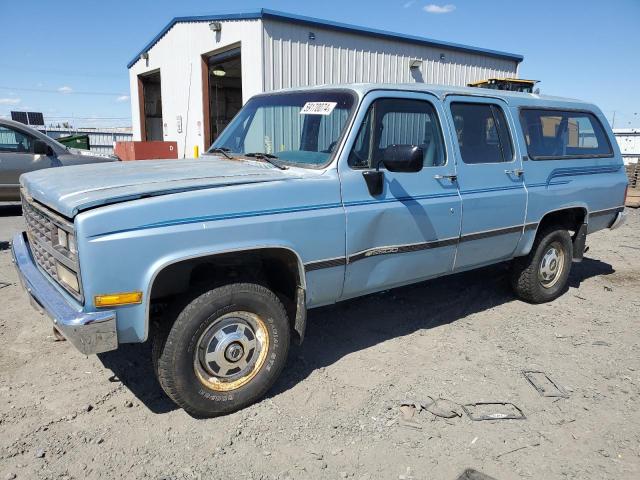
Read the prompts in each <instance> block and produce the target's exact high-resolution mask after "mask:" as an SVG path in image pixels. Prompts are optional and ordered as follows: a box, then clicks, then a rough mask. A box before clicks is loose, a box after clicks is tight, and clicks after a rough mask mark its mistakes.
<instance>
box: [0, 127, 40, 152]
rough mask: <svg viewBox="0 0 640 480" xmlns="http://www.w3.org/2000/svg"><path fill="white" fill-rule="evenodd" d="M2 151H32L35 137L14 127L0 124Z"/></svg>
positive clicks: (0, 147)
mask: <svg viewBox="0 0 640 480" xmlns="http://www.w3.org/2000/svg"><path fill="white" fill-rule="evenodd" d="M0 152H5V153H32V152H33V138H32V137H31V136H29V135H26V134H24V133H22V132H20V131H18V130H14V129H13V128H9V127H5V126H4V125H2V126H0Z"/></svg>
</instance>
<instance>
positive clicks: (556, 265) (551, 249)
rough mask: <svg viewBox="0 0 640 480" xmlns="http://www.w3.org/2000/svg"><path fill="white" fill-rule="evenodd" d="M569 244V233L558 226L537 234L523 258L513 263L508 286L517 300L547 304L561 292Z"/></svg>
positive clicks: (569, 259) (570, 256)
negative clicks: (528, 251)
mask: <svg viewBox="0 0 640 480" xmlns="http://www.w3.org/2000/svg"><path fill="white" fill-rule="evenodd" d="M572 261H573V244H572V242H571V236H570V235H569V232H568V231H567V230H565V229H563V228H561V227H547V228H546V229H544V230H542V231H540V232H539V233H538V235H537V236H536V239H535V241H534V243H533V247H532V248H531V252H530V253H529V255H527V256H526V257H519V258H516V259H515V260H514V261H513V270H512V277H511V284H512V286H513V289H514V291H515V293H516V295H518V297H520V298H521V299H523V300H525V301H527V302H530V303H544V302H550V301H551V300H554V299H555V298H557V297H559V296H560V295H561V294H562V292H564V290H565V288H566V285H567V281H568V279H569V273H570V271H571V263H572Z"/></svg>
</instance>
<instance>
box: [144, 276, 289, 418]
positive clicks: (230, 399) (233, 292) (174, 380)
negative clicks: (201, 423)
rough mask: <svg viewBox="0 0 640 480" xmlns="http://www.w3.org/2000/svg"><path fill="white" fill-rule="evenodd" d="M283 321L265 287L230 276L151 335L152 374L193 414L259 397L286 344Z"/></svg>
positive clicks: (225, 409)
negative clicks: (160, 332) (165, 329)
mask: <svg viewBox="0 0 640 480" xmlns="http://www.w3.org/2000/svg"><path fill="white" fill-rule="evenodd" d="M289 338H290V335H289V321H288V317H287V314H286V311H285V309H284V307H283V305H282V303H281V302H280V300H279V299H278V297H277V296H276V295H275V294H274V293H273V292H271V291H270V290H268V289H267V288H265V287H263V286H261V285H256V284H252V283H237V284H231V285H226V286H223V287H220V288H216V289H213V290H210V291H208V292H206V293H204V294H203V295H200V296H199V297H197V298H196V299H195V300H193V301H192V302H191V303H189V304H188V305H187V306H186V307H185V308H184V310H182V312H181V313H180V314H179V315H178V318H177V319H176V321H175V322H174V324H173V325H172V326H171V329H170V330H169V332H168V334H167V335H166V337H165V336H162V335H159V336H157V337H156V339H155V340H154V341H155V342H156V344H155V345H154V348H153V350H152V351H153V352H154V357H155V358H154V363H155V365H156V369H157V375H158V380H159V382H160V385H161V386H162V388H163V390H164V391H165V392H166V393H167V395H168V396H169V397H170V398H171V399H172V400H173V401H174V402H175V403H176V404H178V405H179V406H180V407H182V408H183V409H184V410H186V411H187V412H188V413H190V414H191V415H194V416H197V417H215V416H218V415H224V414H227V413H231V412H234V411H236V410H239V409H241V408H243V407H246V406H248V405H250V404H252V403H254V402H255V401H256V400H258V399H260V398H261V397H262V396H263V395H264V394H265V393H266V392H267V390H268V389H269V388H270V387H271V386H272V385H273V383H274V382H275V381H276V379H277V378H278V375H279V374H280V372H281V370H282V368H283V367H284V364H285V362H286V359H287V352H288V350H289Z"/></svg>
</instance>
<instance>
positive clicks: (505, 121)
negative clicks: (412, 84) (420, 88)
mask: <svg viewBox="0 0 640 480" xmlns="http://www.w3.org/2000/svg"><path fill="white" fill-rule="evenodd" d="M446 108H447V110H448V111H449V114H450V117H449V121H450V125H451V130H452V131H453V132H454V135H453V137H454V142H455V144H456V145H455V148H454V151H455V155H456V158H457V169H458V170H457V174H458V176H457V182H458V187H459V189H460V196H461V198H462V212H463V213H462V228H461V232H460V244H459V246H458V252H457V255H456V262H455V269H456V270H465V269H469V268H472V267H476V266H480V265H486V264H490V263H495V262H497V261H500V260H502V259H507V258H509V257H510V256H511V255H512V254H513V252H514V251H515V249H516V246H517V244H518V241H519V240H520V237H521V235H522V231H523V228H524V220H525V211H526V205H527V192H526V189H525V187H524V182H523V172H522V159H521V158H520V156H519V155H517V153H516V152H517V148H516V147H515V143H514V136H513V135H512V134H511V132H512V131H513V122H512V121H511V116H510V114H509V111H508V109H507V108H506V104H504V102H502V101H501V100H498V99H489V98H486V99H485V98H478V97H468V96H451V97H447V101H446Z"/></svg>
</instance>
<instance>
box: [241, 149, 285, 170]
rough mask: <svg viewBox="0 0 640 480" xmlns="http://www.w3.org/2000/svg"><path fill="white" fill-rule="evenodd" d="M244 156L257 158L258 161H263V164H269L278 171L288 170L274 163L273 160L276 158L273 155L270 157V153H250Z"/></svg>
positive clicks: (278, 163)
mask: <svg viewBox="0 0 640 480" xmlns="http://www.w3.org/2000/svg"><path fill="white" fill-rule="evenodd" d="M244 156H245V157H253V158H257V159H258V160H264V161H265V162H268V163H270V164H271V165H273V166H274V167H276V168H279V169H280V170H287V169H288V168H289V167H287V166H285V165H282V164H281V163H280V162H276V161H275V159H276V158H278V157H277V156H275V155H272V154H271V153H264V152H252V153H245V154H244Z"/></svg>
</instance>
